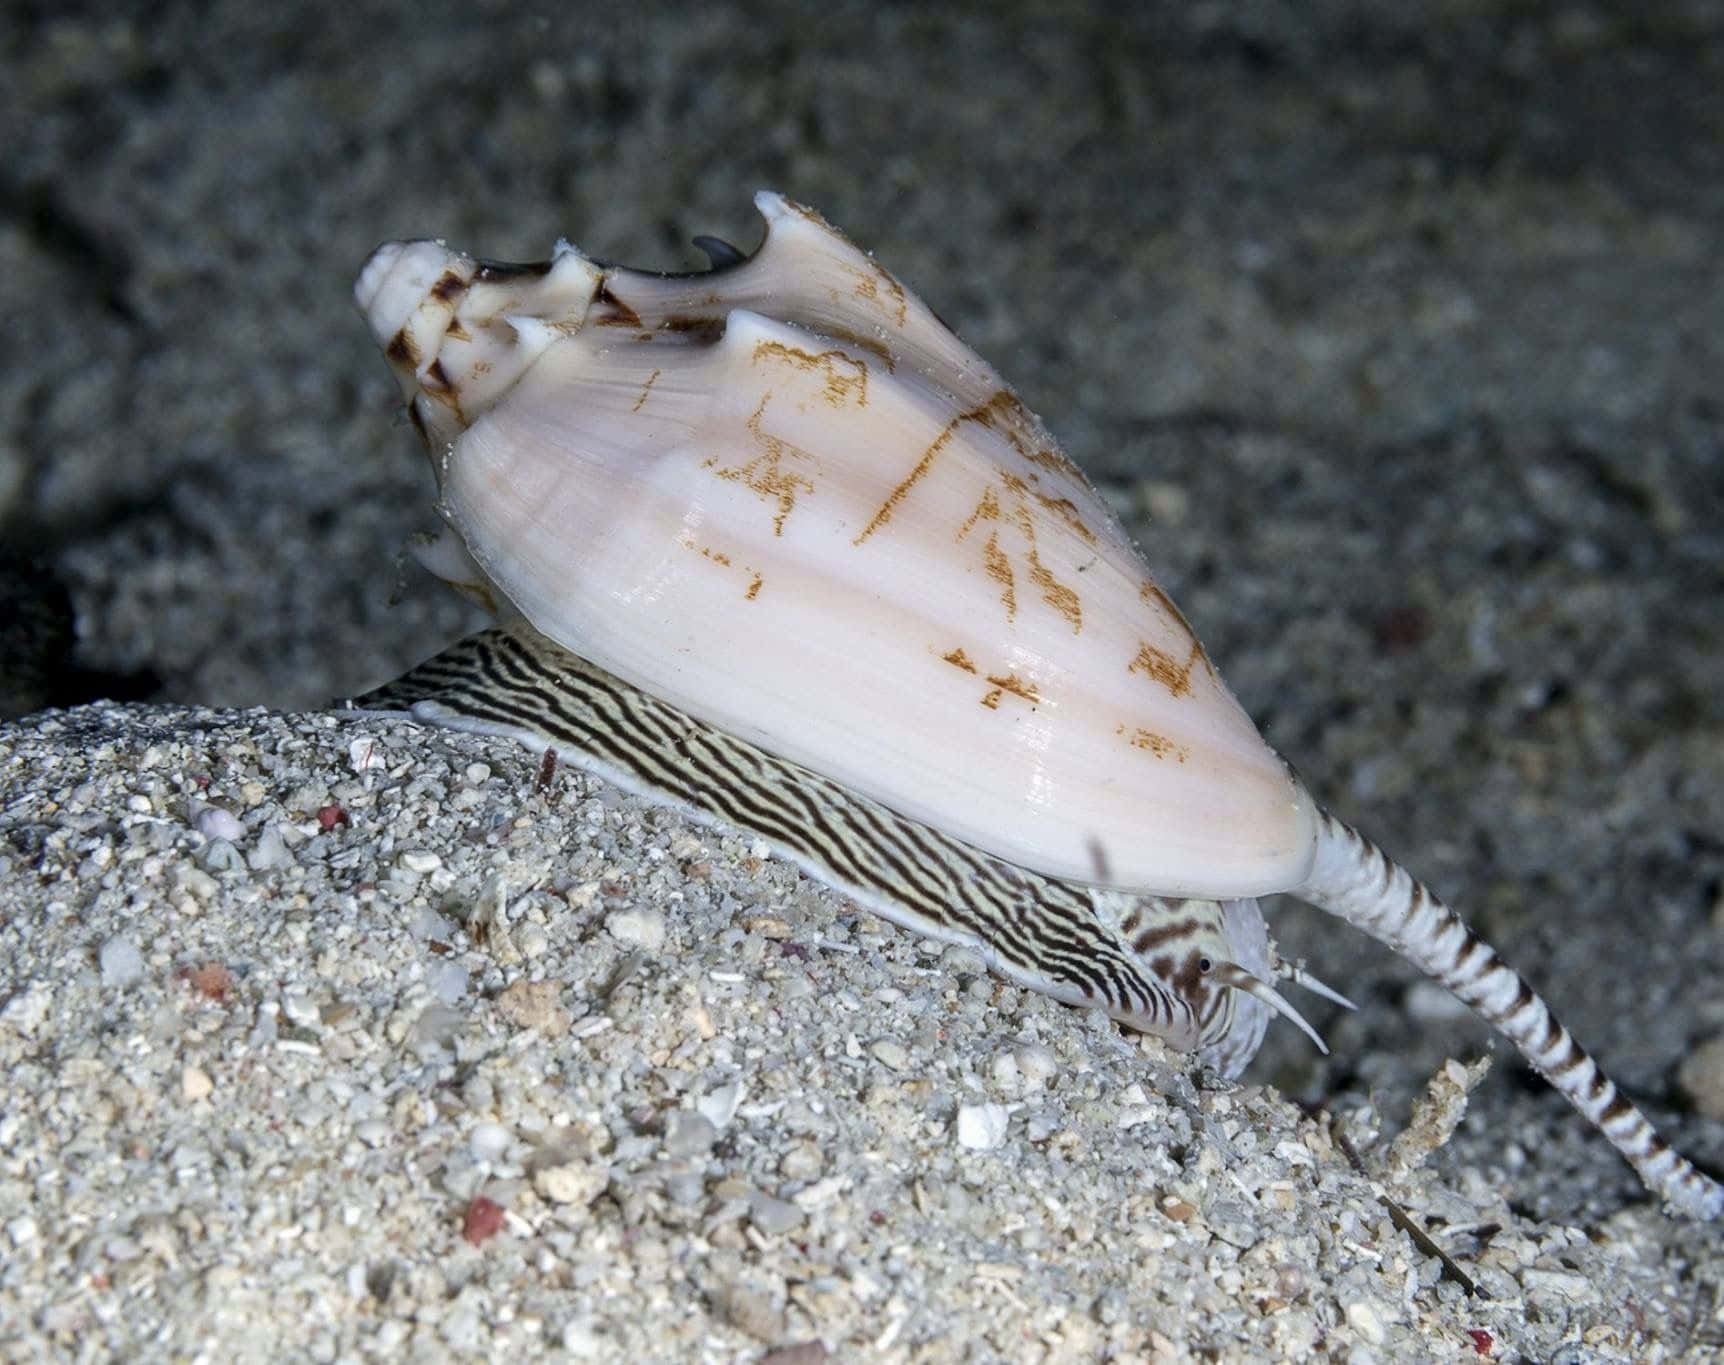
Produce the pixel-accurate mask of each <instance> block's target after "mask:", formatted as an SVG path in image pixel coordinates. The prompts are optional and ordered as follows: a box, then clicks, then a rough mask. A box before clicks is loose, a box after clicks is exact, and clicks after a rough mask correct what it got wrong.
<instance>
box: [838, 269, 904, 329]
mask: <svg viewBox="0 0 1724 1365" xmlns="http://www.w3.org/2000/svg"><path fill="white" fill-rule="evenodd" d="M868 264H869V265H871V266H873V267H874V268H873V270H872V272H869V271H864V270H861V269H859V268H858V267H856V266H845V267H844V268H845V269H846V270H848V271H850V272H851V274H853V275H854V276H855V277H856V285H855V288H854V289H852V290H851V293H853V294H854V295H855V296H856V297H857V298H859V299H862V300H864V301H865V302H868V303H872V304H877V305H879V306H880V310H881V311H882V312H884V313H887V314H888V316H890V317H891V318H892V320H893V322H894V323H896V324H897V326H898V328H899V330H900V331H902V330H903V328H904V325H905V324H906V323H907V322H908V321H909V318H910V298H909V295H908V294H906V293H905V292H904V286H903V285H901V284H899V283H898V281H897V280H895V279H893V278H892V276H891V274H890V273H889V272H888V271H887V270H886V268H885V267H884V266H882V265H879V264H877V263H875V262H873V261H870V262H869V263H868ZM882 285H884V286H885V292H886V293H887V294H888V295H890V296H891V304H890V306H888V305H887V304H886V302H885V300H883V299H882V298H881V286H882Z"/></svg>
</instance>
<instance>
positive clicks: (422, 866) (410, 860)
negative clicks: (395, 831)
mask: <svg viewBox="0 0 1724 1365" xmlns="http://www.w3.org/2000/svg"><path fill="white" fill-rule="evenodd" d="M395 861H396V863H397V864H398V865H399V866H401V867H402V868H404V869H406V870H407V871H408V872H416V873H418V874H419V875H421V876H423V875H424V874H425V873H427V872H435V871H436V870H437V869H438V868H440V867H442V866H443V859H442V858H441V857H440V856H438V855H437V854H435V853H433V852H431V851H430V850H429V849H423V848H410V849H408V850H407V851H406V852H405V853H403V854H402V855H401V856H400V857H399V858H397V859H396V860H395Z"/></svg>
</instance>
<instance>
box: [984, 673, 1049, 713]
mask: <svg viewBox="0 0 1724 1365" xmlns="http://www.w3.org/2000/svg"><path fill="white" fill-rule="evenodd" d="M988 681H990V682H993V688H995V691H1000V693H1010V695H1012V696H1019V698H1022V700H1024V701H1028V703H1029V705H1033V707H1034V705H1038V703H1040V701H1041V693H1038V691H1036V684H1034V682H1026V681H1024V679H1022V677H1019V676H1017V674H988Z"/></svg>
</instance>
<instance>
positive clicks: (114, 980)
mask: <svg viewBox="0 0 1724 1365" xmlns="http://www.w3.org/2000/svg"><path fill="white" fill-rule="evenodd" d="M96 958H97V961H98V962H99V963H100V964H101V968H102V984H103V985H105V986H129V985H131V984H132V983H133V982H134V981H139V980H141V979H142V978H143V975H144V958H143V954H141V953H140V952H139V951H138V945H137V944H135V943H133V942H132V941H131V939H129V938H124V937H121V936H119V935H116V936H115V937H113V938H111V939H109V940H107V942H105V943H103V944H102V946H101V948H100V949H98V950H97V953H96Z"/></svg>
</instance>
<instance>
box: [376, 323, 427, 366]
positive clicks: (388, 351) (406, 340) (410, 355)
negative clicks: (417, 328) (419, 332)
mask: <svg viewBox="0 0 1724 1365" xmlns="http://www.w3.org/2000/svg"><path fill="white" fill-rule="evenodd" d="M383 354H384V355H386V356H388V357H389V360H390V361H391V363H393V364H396V365H400V366H402V367H403V368H405V369H409V370H417V369H418V368H419V346H418V343H416V342H415V341H414V340H413V338H412V337H410V336H408V335H407V329H406V328H405V327H403V328H402V329H401V330H400V331H398V332H397V333H396V334H395V335H394V336H392V337H390V338H389V344H388V345H387V346H385V347H384V348H383Z"/></svg>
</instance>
